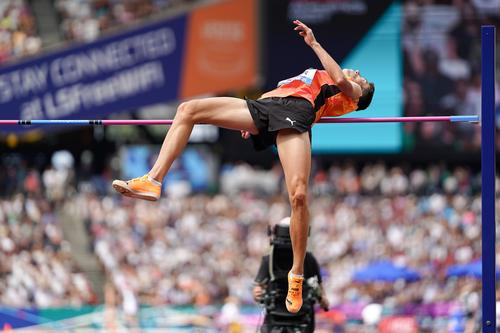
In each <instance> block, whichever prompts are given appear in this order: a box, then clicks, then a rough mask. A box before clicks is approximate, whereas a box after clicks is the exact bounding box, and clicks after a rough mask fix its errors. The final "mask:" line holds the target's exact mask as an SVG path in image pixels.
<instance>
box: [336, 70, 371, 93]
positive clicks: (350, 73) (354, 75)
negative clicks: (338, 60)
mask: <svg viewBox="0 0 500 333" xmlns="http://www.w3.org/2000/svg"><path fill="white" fill-rule="evenodd" d="M342 71H343V72H344V75H345V76H347V78H348V79H349V80H351V81H353V82H356V83H357V84H359V86H360V87H361V89H365V88H367V87H368V80H366V79H365V78H364V77H362V76H361V75H360V74H359V71H358V70H354V69H350V68H344V69H343V70H342Z"/></svg>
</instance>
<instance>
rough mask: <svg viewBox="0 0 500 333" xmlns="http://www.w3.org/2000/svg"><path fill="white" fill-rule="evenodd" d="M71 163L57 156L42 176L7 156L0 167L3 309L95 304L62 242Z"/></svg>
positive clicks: (63, 155)
mask: <svg viewBox="0 0 500 333" xmlns="http://www.w3.org/2000/svg"><path fill="white" fill-rule="evenodd" d="M67 158H69V155H67V154H66V153H61V154H56V155H54V159H53V162H54V163H53V164H51V166H50V167H48V168H46V169H45V170H43V171H42V172H39V171H38V170H37V169H31V168H28V167H27V166H26V164H25V162H26V161H25V160H24V159H22V158H20V157H19V156H16V155H5V156H4V158H3V159H2V161H1V163H0V165H1V169H2V170H3V172H2V173H1V174H0V184H2V186H1V191H0V304H3V305H7V306H14V307H31V306H36V307H41V308H43V307H57V306H59V307H61V306H81V305H84V304H94V303H95V302H96V301H97V299H96V297H95V293H94V291H93V290H92V288H91V286H90V284H89V281H88V280H87V278H86V276H85V275H84V274H83V273H82V272H81V271H79V269H78V267H77V265H76V263H75V261H74V258H73V256H72V253H71V249H70V244H69V243H68V242H67V241H66V240H65V239H64V237H63V232H62V225H61V224H62V221H61V218H60V216H59V214H58V211H59V210H58V205H60V204H61V202H63V200H65V199H66V196H67V195H68V194H69V193H68V192H67V191H66V186H67V184H68V181H69V180H70V179H71V176H70V175H69V173H68V168H67V167H69V166H70V165H71V164H69V165H68V164H65V163H66V162H65V161H66V160H67ZM64 166H67V167H64Z"/></svg>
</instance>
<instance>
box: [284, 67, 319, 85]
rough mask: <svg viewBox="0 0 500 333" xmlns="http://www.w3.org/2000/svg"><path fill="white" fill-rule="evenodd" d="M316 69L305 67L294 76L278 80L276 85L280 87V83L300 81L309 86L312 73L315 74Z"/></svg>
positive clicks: (312, 76)
mask: <svg viewBox="0 0 500 333" xmlns="http://www.w3.org/2000/svg"><path fill="white" fill-rule="evenodd" d="M316 71H317V70H316V69H314V68H309V69H306V70H305V71H304V72H303V73H302V74H299V75H297V76H294V77H291V78H289V79H286V80H282V81H280V82H278V87H281V86H282V85H285V84H288V83H290V82H292V81H302V82H304V83H305V84H307V85H308V86H310V85H311V83H312V80H313V79H314V75H315V74H316Z"/></svg>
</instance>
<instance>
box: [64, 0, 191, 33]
mask: <svg viewBox="0 0 500 333" xmlns="http://www.w3.org/2000/svg"><path fill="white" fill-rule="evenodd" d="M196 1H199V0H126V1H123V0H119V1H118V0H83V1H82V0H56V8H57V10H58V12H59V16H60V18H61V31H62V33H63V34H64V38H65V39H66V40H77V41H85V42H89V41H92V40H94V39H96V38H97V37H98V36H99V35H100V34H101V33H102V32H105V31H106V30H110V29H113V28H117V27H120V26H124V25H128V24H131V23H136V22H137V21H139V20H142V19H145V18H148V17H150V16H152V15H153V14H156V13H158V12H161V11H164V10H168V9H173V8H175V7H178V6H180V5H185V4H189V3H193V2H196Z"/></svg>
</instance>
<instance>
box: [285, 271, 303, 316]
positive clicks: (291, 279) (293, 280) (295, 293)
mask: <svg viewBox="0 0 500 333" xmlns="http://www.w3.org/2000/svg"><path fill="white" fill-rule="evenodd" d="M302 282H304V277H302V276H297V275H292V273H291V272H288V294H287V295H286V300H285V304H286V309H287V310H288V312H291V313H297V312H299V310H300V308H301V307H302Z"/></svg>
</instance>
